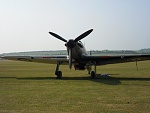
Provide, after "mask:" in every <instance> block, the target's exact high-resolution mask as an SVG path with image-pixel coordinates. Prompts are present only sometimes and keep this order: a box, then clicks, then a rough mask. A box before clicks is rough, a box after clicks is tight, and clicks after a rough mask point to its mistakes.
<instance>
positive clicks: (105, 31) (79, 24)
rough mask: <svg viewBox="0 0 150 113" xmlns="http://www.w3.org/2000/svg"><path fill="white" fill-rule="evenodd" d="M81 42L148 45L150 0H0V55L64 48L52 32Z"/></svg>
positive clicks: (105, 45) (89, 45) (113, 47)
mask: <svg viewBox="0 0 150 113" xmlns="http://www.w3.org/2000/svg"><path fill="white" fill-rule="evenodd" d="M91 28H93V29H94V31H93V32H92V33H91V34H90V35H89V36H87V37H86V38H85V39H83V40H82V42H83V43H85V47H86V48H87V50H104V49H109V50H121V49H125V50H126V49H128V50H131V49H134V50H137V49H142V48H150V0H0V53H6V52H21V51H37V50H40V51H41V50H62V49H63V50H64V49H66V48H65V46H64V42H62V41H60V40H58V39H55V38H54V37H52V36H51V35H49V34H48V32H49V31H53V32H55V33H58V34H59V35H60V36H62V37H64V38H65V39H67V40H68V39H74V38H76V37H77V36H79V35H80V34H81V33H83V32H85V31H86V30H89V29H91Z"/></svg>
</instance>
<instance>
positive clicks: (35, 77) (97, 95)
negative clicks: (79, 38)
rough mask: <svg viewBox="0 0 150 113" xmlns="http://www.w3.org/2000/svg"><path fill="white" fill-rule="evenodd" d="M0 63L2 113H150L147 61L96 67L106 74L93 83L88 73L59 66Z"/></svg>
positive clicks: (12, 62) (0, 110)
mask: <svg viewBox="0 0 150 113" xmlns="http://www.w3.org/2000/svg"><path fill="white" fill-rule="evenodd" d="M55 68H56V65H51V64H38V63H28V62H17V61H7V60H1V61H0V113H27V112H32V113H34V112H40V113H77V112H84V113H100V112H102V113H108V112H109V113H149V111H150V61H144V62H138V71H137V68H136V64H135V62H133V63H123V64H113V65H105V66H97V73H105V74H110V75H111V77H102V78H98V79H93V80H91V79H90V77H89V75H88V74H87V73H88V72H87V71H74V69H72V70H70V69H69V68H68V65H61V67H60V70H61V71H62V72H63V78H62V80H57V79H55V75H54V72H55Z"/></svg>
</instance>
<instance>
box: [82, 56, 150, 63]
mask: <svg viewBox="0 0 150 113" xmlns="http://www.w3.org/2000/svg"><path fill="white" fill-rule="evenodd" d="M81 60H82V61H85V62H89V63H92V64H95V63H96V65H106V64H115V63H125V62H134V61H144V60H150V55H121V56H118V55H117V56H92V55H89V56H83V57H82V59H81Z"/></svg>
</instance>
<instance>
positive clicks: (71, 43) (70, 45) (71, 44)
mask: <svg viewBox="0 0 150 113" xmlns="http://www.w3.org/2000/svg"><path fill="white" fill-rule="evenodd" d="M92 31H93V29H90V30H88V31H86V32H84V33H83V34H81V35H80V36H78V37H77V38H76V39H75V40H73V39H70V40H69V41H67V40H66V39H64V38H62V37H61V36H59V35H57V34H55V33H53V32H49V34H51V35H52V36H54V37H55V38H57V39H59V40H61V41H63V42H66V44H65V45H66V47H67V48H68V49H69V53H68V54H69V68H70V69H71V68H72V49H73V48H74V47H75V46H76V43H77V42H78V41H79V40H81V39H83V38H85V37H86V36H88V35H89V34H90V33H91V32H92Z"/></svg>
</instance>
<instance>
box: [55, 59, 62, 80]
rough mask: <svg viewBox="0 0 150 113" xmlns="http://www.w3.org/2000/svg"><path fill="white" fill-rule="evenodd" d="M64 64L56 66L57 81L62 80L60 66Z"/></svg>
mask: <svg viewBox="0 0 150 113" xmlns="http://www.w3.org/2000/svg"><path fill="white" fill-rule="evenodd" d="M62 63H63V62H57V66H56V70H55V75H56V76H57V77H56V78H57V79H61V78H62V72H61V71H59V66H60V64H62Z"/></svg>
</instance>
